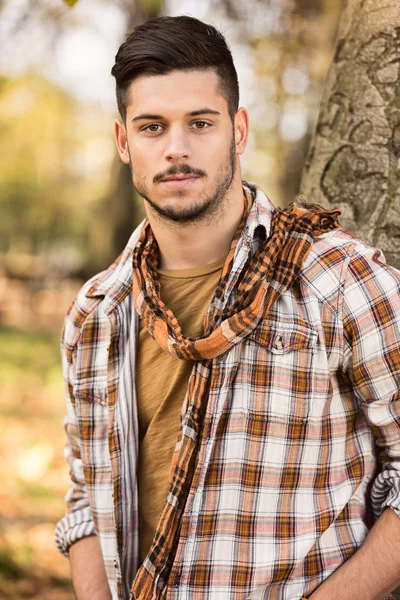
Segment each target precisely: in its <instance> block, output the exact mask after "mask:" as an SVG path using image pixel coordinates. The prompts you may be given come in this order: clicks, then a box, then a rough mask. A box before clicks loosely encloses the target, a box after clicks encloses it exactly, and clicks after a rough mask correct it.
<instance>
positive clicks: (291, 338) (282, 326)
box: [250, 320, 317, 354]
mask: <svg viewBox="0 0 400 600" xmlns="http://www.w3.org/2000/svg"><path fill="white" fill-rule="evenodd" d="M250 339H251V340H253V341H255V342H257V343H258V344H260V345H261V346H265V347H266V348H267V349H268V350H270V351H271V352H272V353H274V354H286V353H288V352H293V351H295V350H307V349H310V348H313V347H314V346H315V345H316V342H317V332H316V330H315V329H313V328H312V327H311V325H310V324H309V323H307V322H306V321H303V320H301V321H300V320H297V321H296V322H291V323H290V322H286V321H276V320H264V321H262V323H261V324H260V325H259V326H258V327H256V329H255V330H254V331H253V333H252V334H251V335H250Z"/></svg>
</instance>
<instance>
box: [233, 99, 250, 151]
mask: <svg viewBox="0 0 400 600" xmlns="http://www.w3.org/2000/svg"><path fill="white" fill-rule="evenodd" d="M234 132H235V145H236V153H237V154H239V155H240V154H243V152H244V150H245V148H246V144H247V138H248V135H249V113H248V112H247V110H246V109H245V108H243V107H240V108H239V109H238V110H237V112H236V115H235V122H234Z"/></svg>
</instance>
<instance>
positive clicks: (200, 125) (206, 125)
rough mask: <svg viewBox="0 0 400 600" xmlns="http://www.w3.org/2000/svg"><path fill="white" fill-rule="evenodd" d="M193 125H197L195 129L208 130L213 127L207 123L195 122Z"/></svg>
mask: <svg viewBox="0 0 400 600" xmlns="http://www.w3.org/2000/svg"><path fill="white" fill-rule="evenodd" d="M193 125H195V129H207V128H208V127H211V124H210V123H207V121H195V122H194V123H193Z"/></svg>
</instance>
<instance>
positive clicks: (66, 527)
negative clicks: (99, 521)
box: [54, 506, 96, 557]
mask: <svg viewBox="0 0 400 600" xmlns="http://www.w3.org/2000/svg"><path fill="white" fill-rule="evenodd" d="M95 534H96V532H95V529H94V523H93V519H92V513H91V510H90V506H86V507H85V508H81V509H78V510H76V511H75V512H71V513H69V514H67V515H65V517H63V518H62V519H60V521H59V522H58V523H57V526H56V530H55V533H54V541H55V544H56V546H57V549H58V550H59V551H60V552H61V554H63V555H64V556H66V557H68V550H69V547H70V546H72V544H74V543H75V542H77V541H78V540H81V539H83V538H84V537H88V536H89V535H95Z"/></svg>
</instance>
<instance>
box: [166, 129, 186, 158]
mask: <svg viewBox="0 0 400 600" xmlns="http://www.w3.org/2000/svg"><path fill="white" fill-rule="evenodd" d="M165 140H166V143H165V149H164V158H166V159H167V160H168V161H170V162H175V161H179V160H182V159H185V160H187V159H189V158H190V156H191V150H190V146H189V139H188V136H187V134H186V133H185V132H184V131H183V129H182V128H180V127H179V128H178V127H175V128H174V127H171V129H170V130H169V132H168V133H167V135H166V137H165Z"/></svg>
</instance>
